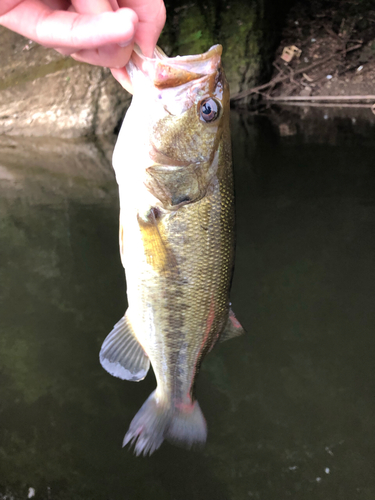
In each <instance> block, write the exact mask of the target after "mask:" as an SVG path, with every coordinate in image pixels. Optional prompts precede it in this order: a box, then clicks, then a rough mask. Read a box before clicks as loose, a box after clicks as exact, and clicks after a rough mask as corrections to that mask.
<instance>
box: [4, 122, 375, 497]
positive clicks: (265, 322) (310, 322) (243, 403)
mask: <svg viewBox="0 0 375 500" xmlns="http://www.w3.org/2000/svg"><path fill="white" fill-rule="evenodd" d="M233 125H234V134H233V137H234V139H235V143H234V160H235V171H236V185H237V226H238V245H237V263H236V273H235V279H234V283H233V293H232V298H233V303H234V310H235V312H236V314H237V316H238V317H239V319H240V320H241V322H242V323H243V324H244V325H245V327H246V328H247V330H248V335H246V336H244V337H242V338H239V339H235V340H232V341H230V342H226V343H224V344H221V345H220V346H218V347H217V348H216V349H214V351H213V352H212V353H211V354H210V355H209V356H208V357H207V358H206V360H205V363H204V365H203V368H202V372H201V375H200V379H199V381H198V396H199V401H200V404H201V407H202V410H203V412H204V414H205V416H206V418H207V421H208V428H209V437H208V443H207V446H206V448H205V449H204V450H203V451H202V452H186V451H184V450H180V449H179V448H176V447H173V446H170V445H169V444H168V443H166V444H164V445H163V446H162V448H161V449H160V450H159V451H158V452H157V453H155V454H154V455H153V456H152V457H151V458H146V459H144V458H136V457H134V456H133V455H132V453H131V452H129V451H127V450H122V449H121V442H122V438H123V436H124V433H125V432H126V430H127V428H128V425H129V423H130V421H131V419H132V417H133V416H134V415H135V413H136V412H137V411H138V409H139V408H140V406H141V405H142V404H143V402H144V400H145V399H146V398H147V397H148V395H149V394H150V392H151V391H152V390H153V388H154V384H155V381H154V379H153V376H152V375H149V376H148V377H147V378H146V380H145V381H143V382H142V383H140V384H135V383H126V382H122V381H120V380H117V379H115V378H113V377H111V376H109V375H108V374H107V373H106V372H105V371H104V370H103V369H102V368H101V367H100V365H99V362H98V352H99V348H100V345H101V342H102V340H103V339H104V338H105V336H106V335H107V333H108V332H109V331H110V329H111V327H112V326H113V324H114V323H115V322H116V321H117V320H118V319H119V317H120V316H121V315H122V313H123V311H124V309H125V307H126V304H125V298H124V296H125V287H124V280H123V270H122V267H121V264H120V260H119V256H118V245H117V231H118V200H117V189H116V184H115V181H114V177H113V174H112V171H111V168H110V165H109V163H108V157H109V154H108V151H110V148H111V145H110V144H109V145H108V144H104V145H103V144H101V145H94V144H80V143H74V144H69V145H67V144H63V143H51V142H50V141H49V140H48V141H47V143H44V142H43V141H41V143H40V144H38V143H36V142H35V141H33V142H32V143H29V144H27V143H25V141H23V140H22V141H21V142H14V141H13V140H12V141H6V140H3V141H2V142H3V143H2V144H1V145H0V147H1V151H0V329H1V332H0V498H3V497H4V496H7V497H9V498H11V497H12V498H27V494H28V489H29V488H30V487H32V488H35V490H36V497H35V498H36V499H61V500H63V499H64V500H65V499H69V500H75V499H85V500H86V499H94V500H96V499H98V500H99V499H100V500H101V499H113V500H118V499H121V500H123V499H129V500H133V499H134V500H135V499H145V498H147V499H150V500H151V499H158V500H159V499H160V500H163V499H168V500H185V499H186V500H187V499H199V500H200V499H210V500H211V499H212V500H221V499H222V500H229V499H230V500H232V499H233V500H237V499H238V500H240V499H244V498H254V499H265V500H279V499H284V498H291V499H294V498H299V499H303V500H305V499H311V500H313V499H314V500H327V499H332V500H336V499H337V500H342V499H348V500H349V499H350V500H353V499H357V498H358V499H361V500H362V499H364V500H367V499H368V500H370V499H371V500H373V499H374V498H375V433H374V431H375V424H374V411H375V398H374V389H375V374H374V361H373V360H374V355H375V335H374V333H373V332H374V325H375V308H374V306H373V302H374V293H375V270H374V244H375V232H374V223H375V189H374V188H375V171H374V155H375V147H374V146H371V145H369V143H368V141H366V144H363V142H362V140H361V138H360V137H357V138H352V140H351V142H350V144H349V145H348V144H346V143H345V142H340V141H337V143H336V145H335V146H332V145H330V146H329V145H325V144H321V143H320V144H316V143H309V141H305V140H302V139H303V138H301V137H298V136H296V137H292V138H291V137H286V138H283V139H280V138H279V137H278V136H277V135H275V133H274V130H273V128H272V127H271V125H270V124H269V123H268V122H267V121H255V122H254V120H252V119H250V117H247V116H246V115H242V116H239V115H236V114H234V115H233Z"/></svg>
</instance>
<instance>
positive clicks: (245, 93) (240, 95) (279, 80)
mask: <svg viewBox="0 0 375 500" xmlns="http://www.w3.org/2000/svg"><path fill="white" fill-rule="evenodd" d="M362 45H363V44H362V43H358V44H357V45H354V46H353V47H350V48H349V49H344V50H338V51H336V52H335V53H334V54H331V55H330V56H328V57H325V58H324V59H321V60H320V61H317V62H316V63H313V64H310V65H309V66H305V67H304V68H302V69H299V70H297V71H295V72H294V76H296V75H300V74H301V73H306V72H307V71H310V70H312V69H314V68H316V67H317V66H320V65H321V64H324V63H326V62H328V61H330V60H331V59H333V58H334V57H336V56H338V55H340V54H347V53H348V52H352V51H353V50H357V49H359V48H361V47H362ZM289 78H290V75H284V76H280V75H277V76H276V77H275V78H272V80H270V81H269V82H267V83H264V84H263V85H258V86H257V87H253V88H251V89H247V90H243V91H242V92H238V93H237V94H234V95H233V96H232V97H231V101H238V100H239V99H243V98H244V97H247V96H248V95H250V94H255V93H257V92H259V90H264V89H267V88H268V87H270V86H272V85H273V86H274V85H276V84H278V83H282V82H285V81H286V80H288V79H289Z"/></svg>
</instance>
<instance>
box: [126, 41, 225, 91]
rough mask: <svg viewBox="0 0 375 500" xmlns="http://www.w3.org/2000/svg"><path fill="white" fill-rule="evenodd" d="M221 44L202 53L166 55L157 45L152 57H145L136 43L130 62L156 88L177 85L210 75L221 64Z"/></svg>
mask: <svg viewBox="0 0 375 500" xmlns="http://www.w3.org/2000/svg"><path fill="white" fill-rule="evenodd" d="M222 51H223V48H222V46H221V45H213V46H212V47H211V48H210V49H209V50H208V51H207V52H205V53H203V54H196V55H188V56H176V57H168V56H167V55H166V54H165V53H164V52H163V51H162V50H161V49H160V48H159V47H156V48H155V51H154V57H152V58H150V57H146V56H144V55H143V53H142V51H141V49H140V48H139V47H138V46H137V45H136V46H135V47H134V52H133V55H132V58H131V62H132V63H133V64H134V65H135V66H136V67H137V68H138V69H140V70H141V71H142V72H143V73H144V74H147V75H148V77H149V78H150V79H151V80H152V81H153V84H154V86H155V87H156V88H158V89H163V88H171V87H177V86H179V85H183V84H184V83H188V82H190V81H192V80H196V79H198V78H202V77H204V76H207V75H212V74H213V73H215V72H217V70H218V69H219V67H220V64H221V54H222Z"/></svg>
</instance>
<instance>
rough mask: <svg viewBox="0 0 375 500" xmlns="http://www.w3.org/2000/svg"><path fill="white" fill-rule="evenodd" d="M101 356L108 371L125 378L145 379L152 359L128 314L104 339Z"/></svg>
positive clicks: (103, 365)
mask: <svg viewBox="0 0 375 500" xmlns="http://www.w3.org/2000/svg"><path fill="white" fill-rule="evenodd" d="M99 358H100V363H101V365H102V367H103V368H104V369H105V370H107V372H108V373H110V374H111V375H113V376H114V377H118V378H121V379H123V380H132V381H135V382H138V381H139V380H143V379H144V378H145V376H146V375H147V372H148V369H149V368H150V361H149V359H148V357H147V355H146V353H145V352H144V350H143V348H142V346H141V344H140V343H139V342H138V340H137V339H136V337H135V334H134V331H133V328H132V326H131V323H130V321H129V319H128V317H127V315H126V314H125V316H124V317H123V318H121V319H120V321H119V322H118V323H116V324H115V326H114V327H113V330H112V331H111V333H110V334H109V335H108V336H107V338H106V339H105V340H104V342H103V345H102V348H101V350H100V354H99Z"/></svg>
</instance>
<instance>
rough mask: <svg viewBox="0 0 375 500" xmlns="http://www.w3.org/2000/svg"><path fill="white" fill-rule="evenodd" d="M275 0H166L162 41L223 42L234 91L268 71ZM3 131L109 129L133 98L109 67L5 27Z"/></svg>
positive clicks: (177, 45)
mask: <svg viewBox="0 0 375 500" xmlns="http://www.w3.org/2000/svg"><path fill="white" fill-rule="evenodd" d="M288 1H289V2H290V1H291V0H287V1H286V2H283V7H282V8H281V7H280V6H275V5H274V4H273V2H272V0H247V1H243V0H228V1H222V0H206V1H197V2H195V3H189V4H187V3H186V2H183V1H181V0H167V1H166V5H167V12H168V19H167V24H166V27H165V29H164V31H163V33H162V36H161V38H160V41H159V44H160V46H161V47H162V48H163V49H164V50H165V51H166V53H167V54H169V55H177V54H180V55H184V54H194V53H201V52H204V51H206V50H208V49H209V48H210V46H211V45H213V44H216V43H221V44H222V45H223V48H224V53H223V63H224V67H225V70H226V73H227V77H228V80H229V83H230V85H231V90H232V92H233V93H236V92H238V91H240V90H243V89H244V88H247V87H249V86H252V85H254V84H255V83H257V82H258V81H259V80H260V79H261V78H262V75H264V74H265V73H267V66H268V65H269V62H270V61H271V60H272V56H273V50H274V48H275V46H276V42H277V38H278V32H279V27H280V19H281V17H282V16H280V12H281V11H286V10H287V5H288ZM0 61H1V73H0V134H7V135H29V136H43V135H50V136H56V137H62V138H74V137H82V136H92V135H101V134H107V133H112V132H113V131H114V130H115V129H116V127H117V126H118V124H119V123H120V121H121V120H122V117H123V116H124V113H125V110H126V109H127V107H128V105H129V103H130V96H129V94H128V93H127V92H126V91H125V90H124V89H123V88H122V87H121V86H120V84H118V83H117V82H116V81H115V80H114V79H113V78H112V76H111V74H110V71H109V70H108V69H104V68H98V67H94V66H90V65H86V64H81V63H77V62H76V61H74V60H73V59H71V58H69V57H63V56H61V55H60V54H58V53H57V52H55V51H54V50H52V49H45V48H43V47H41V46H39V45H38V44H36V43H34V42H31V41H30V40H27V39H25V38H23V37H21V36H19V35H17V34H15V33H12V32H11V31H9V30H7V29H5V28H3V27H1V26H0Z"/></svg>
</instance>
